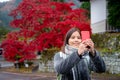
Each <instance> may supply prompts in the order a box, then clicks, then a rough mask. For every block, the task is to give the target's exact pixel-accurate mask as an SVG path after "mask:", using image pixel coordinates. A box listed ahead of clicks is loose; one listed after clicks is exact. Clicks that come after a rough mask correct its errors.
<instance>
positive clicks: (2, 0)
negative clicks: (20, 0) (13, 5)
mask: <svg viewBox="0 0 120 80" xmlns="http://www.w3.org/2000/svg"><path fill="white" fill-rule="evenodd" d="M5 1H10V0H0V2H5Z"/></svg>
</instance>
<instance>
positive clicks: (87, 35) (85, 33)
mask: <svg viewBox="0 0 120 80" xmlns="http://www.w3.org/2000/svg"><path fill="white" fill-rule="evenodd" d="M81 37H82V41H83V40H86V39H90V32H89V31H81Z"/></svg>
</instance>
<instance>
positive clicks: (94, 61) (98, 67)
mask: <svg viewBox="0 0 120 80" xmlns="http://www.w3.org/2000/svg"><path fill="white" fill-rule="evenodd" d="M90 66H91V70H92V71H95V72H97V73H102V72H105V71H106V65H105V62H104V60H103V59H102V57H101V56H100V54H99V52H98V51H96V55H95V57H92V56H91V64H90Z"/></svg>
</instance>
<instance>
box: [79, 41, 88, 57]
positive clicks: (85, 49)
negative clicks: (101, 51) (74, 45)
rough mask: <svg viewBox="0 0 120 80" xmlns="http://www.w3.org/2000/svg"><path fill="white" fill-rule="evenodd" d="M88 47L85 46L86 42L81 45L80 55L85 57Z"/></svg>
mask: <svg viewBox="0 0 120 80" xmlns="http://www.w3.org/2000/svg"><path fill="white" fill-rule="evenodd" d="M86 47H87V45H85V44H84V41H83V42H81V43H80V45H79V48H78V54H79V55H83V54H84V52H85V51H87V48H86Z"/></svg>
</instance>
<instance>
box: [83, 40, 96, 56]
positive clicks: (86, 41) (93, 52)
mask: <svg viewBox="0 0 120 80" xmlns="http://www.w3.org/2000/svg"><path fill="white" fill-rule="evenodd" d="M84 44H85V45H87V46H89V48H87V49H88V51H89V52H90V53H91V54H92V55H93V56H95V49H94V43H93V41H92V40H91V39H87V40H85V41H84Z"/></svg>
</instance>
